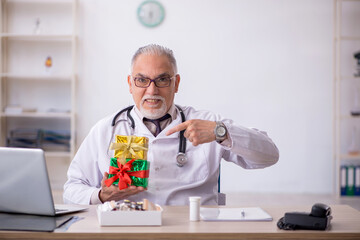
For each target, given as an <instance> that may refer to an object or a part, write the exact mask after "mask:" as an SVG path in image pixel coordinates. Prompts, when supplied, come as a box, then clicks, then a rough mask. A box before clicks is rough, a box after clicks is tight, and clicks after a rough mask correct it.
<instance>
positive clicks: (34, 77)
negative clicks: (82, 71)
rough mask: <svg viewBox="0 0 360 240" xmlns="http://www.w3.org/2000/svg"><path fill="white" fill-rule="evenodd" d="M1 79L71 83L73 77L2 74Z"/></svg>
mask: <svg viewBox="0 0 360 240" xmlns="http://www.w3.org/2000/svg"><path fill="white" fill-rule="evenodd" d="M0 76H1V77H2V78H9V79H19V80H41V81H71V79H73V78H75V76H71V75H52V74H51V75H50V74H49V75H45V74H44V75H32V74H16V73H3V74H1V75H0Z"/></svg>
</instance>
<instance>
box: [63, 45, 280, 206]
mask: <svg viewBox="0 0 360 240" xmlns="http://www.w3.org/2000/svg"><path fill="white" fill-rule="evenodd" d="M127 81H128V84H129V90H130V93H131V94H132V96H133V99H134V103H135V106H134V107H133V108H132V109H130V110H128V111H123V112H122V113H121V114H117V113H114V114H112V115H110V116H108V117H105V118H104V119H102V120H100V121H99V122H98V123H97V124H96V125H95V126H94V127H93V128H92V129H91V130H90V132H89V134H88V136H87V137H86V138H85V140H84V141H83V143H82V144H81V146H80V148H79V150H78V152H77V153H76V155H75V157H74V159H73V161H72V162H71V164H70V167H69V170H68V180H67V182H66V183H65V185H64V195H63V198H64V202H65V203H75V204H99V203H101V202H105V201H109V200H121V199H129V200H131V201H140V200H142V199H143V198H147V199H149V200H150V201H152V202H155V203H158V204H160V205H186V204H188V201H189V200H188V199H189V196H194V195H196V196H201V204H203V205H216V204H217V203H218V194H217V191H218V176H219V165H220V161H221V159H224V160H226V161H230V162H233V163H235V164H236V165H239V166H241V167H243V168H247V169H254V168H265V167H268V166H271V165H273V164H275V163H276V162H277V161H278V158H279V151H278V149H277V147H276V146H275V144H274V143H273V142H272V140H271V139H270V138H269V137H268V136H267V134H266V133H265V132H263V131H259V130H256V129H249V128H246V127H242V126H239V125H237V124H235V123H234V122H233V121H232V120H230V119H224V118H222V117H221V116H219V115H217V114H214V113H212V112H209V111H198V110H195V109H194V108H192V107H190V106H178V105H176V106H175V104H174V97H175V93H177V92H178V90H179V84H180V75H179V74H178V73H177V65H176V60H175V58H174V55H173V52H172V51H171V50H170V49H168V48H166V47H163V46H159V45H155V44H151V45H147V46H144V47H142V48H140V49H138V51H137V52H136V53H135V54H134V56H133V59H132V63H131V74H130V75H129V76H128V79H127ZM199 81H200V80H199ZM181 112H183V114H184V116H181ZM182 117H184V118H185V119H182ZM132 125H133V126H132ZM182 130H184V131H185V132H184V137H185V138H184V141H185V142H187V144H186V150H185V155H186V159H187V160H186V159H185V161H184V162H183V163H182V164H177V162H176V156H177V154H178V153H179V144H180V142H181V141H180V133H179V132H180V131H182ZM115 135H136V136H144V137H148V138H149V147H148V149H149V150H148V161H149V162H150V176H149V184H148V187H147V189H144V188H143V187H135V186H130V187H128V188H126V189H123V190H119V188H118V187H117V186H114V185H112V186H110V187H107V186H106V185H105V184H104V181H105V180H106V179H107V178H108V173H107V172H108V170H109V165H110V158H111V157H112V156H113V154H114V152H113V150H109V145H110V143H111V142H112V141H113V142H114V136H115Z"/></svg>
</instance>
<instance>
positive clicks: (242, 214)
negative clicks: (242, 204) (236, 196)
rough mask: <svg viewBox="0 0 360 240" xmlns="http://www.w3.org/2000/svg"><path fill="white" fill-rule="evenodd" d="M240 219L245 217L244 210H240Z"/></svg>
mask: <svg viewBox="0 0 360 240" xmlns="http://www.w3.org/2000/svg"><path fill="white" fill-rule="evenodd" d="M241 217H243V218H244V217H245V211H244V209H242V210H241Z"/></svg>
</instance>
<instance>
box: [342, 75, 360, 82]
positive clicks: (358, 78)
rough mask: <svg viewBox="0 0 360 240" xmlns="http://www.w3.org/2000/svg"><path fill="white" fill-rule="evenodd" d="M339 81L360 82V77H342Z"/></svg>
mask: <svg viewBox="0 0 360 240" xmlns="http://www.w3.org/2000/svg"><path fill="white" fill-rule="evenodd" d="M337 80H341V81H357V80H359V81H360V77H355V76H340V78H337Z"/></svg>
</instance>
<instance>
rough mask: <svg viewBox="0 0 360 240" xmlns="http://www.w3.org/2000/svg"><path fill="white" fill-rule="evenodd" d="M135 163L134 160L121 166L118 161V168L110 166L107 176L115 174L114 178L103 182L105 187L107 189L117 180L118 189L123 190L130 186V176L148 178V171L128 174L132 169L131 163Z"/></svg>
mask: <svg viewBox="0 0 360 240" xmlns="http://www.w3.org/2000/svg"><path fill="white" fill-rule="evenodd" d="M134 161H135V159H131V160H130V161H128V162H127V163H125V165H123V164H121V163H120V162H119V161H118V166H119V167H117V168H116V167H113V166H110V168H109V174H115V176H113V177H111V178H109V179H106V180H105V185H106V186H107V187H110V186H111V184H112V183H113V182H115V181H116V180H117V179H119V184H118V185H119V189H120V190H122V189H125V188H127V187H128V186H129V185H131V182H132V181H131V178H130V177H131V176H132V177H139V178H148V177H149V170H141V171H136V172H129V171H131V167H132V163H133V162H134Z"/></svg>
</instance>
